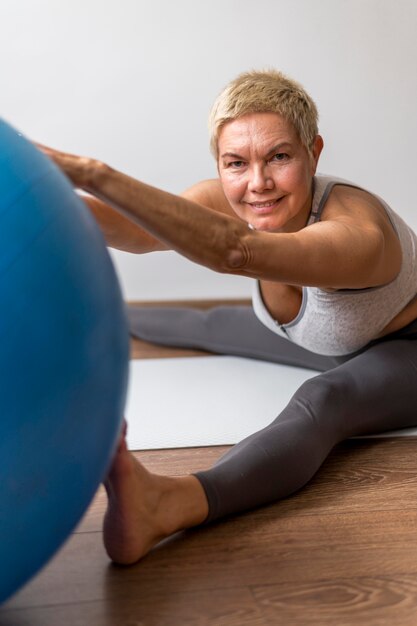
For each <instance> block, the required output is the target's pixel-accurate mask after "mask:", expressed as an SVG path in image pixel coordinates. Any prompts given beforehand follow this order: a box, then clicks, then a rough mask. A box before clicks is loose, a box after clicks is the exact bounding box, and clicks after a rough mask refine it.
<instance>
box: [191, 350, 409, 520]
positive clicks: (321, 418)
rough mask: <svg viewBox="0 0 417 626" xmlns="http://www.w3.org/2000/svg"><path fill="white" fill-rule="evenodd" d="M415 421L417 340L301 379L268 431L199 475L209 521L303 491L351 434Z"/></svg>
mask: <svg viewBox="0 0 417 626" xmlns="http://www.w3.org/2000/svg"><path fill="white" fill-rule="evenodd" d="M416 424H417V341H413V340H395V341H386V342H383V343H379V344H377V345H374V346H372V347H371V348H369V349H368V350H367V351H366V352H364V353H362V354H361V355H358V356H356V357H354V358H352V359H351V360H350V361H348V362H346V363H344V364H342V365H340V366H338V367H336V368H334V369H333V370H329V371H327V372H325V373H323V374H320V375H318V376H316V377H315V378H312V379H310V380H308V381H307V382H306V383H304V384H303V385H302V386H301V387H300V389H299V390H298V391H297V392H296V393H295V395H294V396H293V398H292V399H291V401H290V402H289V404H288V405H287V407H286V408H285V409H284V411H283V412H282V413H281V414H280V415H279V416H278V417H277V419H276V420H275V421H274V422H273V423H272V424H270V425H269V426H267V427H266V428H264V429H263V430H261V431H259V432H257V433H255V434H253V435H251V436H250V437H248V438H247V439H245V440H244V441H242V442H240V443H239V444H237V445H236V446H234V447H233V448H232V449H231V450H230V451H229V452H228V453H227V454H226V455H225V456H224V457H222V458H221V459H220V460H219V461H218V462H217V463H216V465H215V466H214V467H213V468H211V469H209V470H207V471H204V472H199V473H197V474H196V476H197V477H198V479H199V480H200V481H201V483H202V485H203V486H204V489H205V492H206V494H207V498H208V503H209V515H208V517H207V520H206V521H207V522H209V521H213V520H215V519H218V518H221V517H223V516H225V515H228V514H234V513H238V512H242V511H245V510H248V509H251V508H254V507H256V506H260V505H263V504H267V503H270V502H273V501H276V500H278V499H280V498H283V497H285V496H288V495H289V494H291V493H293V492H295V491H296V490H298V489H300V488H301V487H302V486H303V485H305V484H306V483H307V482H308V481H309V480H310V478H311V477H312V476H313V475H314V474H315V472H316V471H317V469H318V468H319V467H320V465H321V464H322V463H323V461H324V459H325V458H326V456H327V455H328V453H329V452H330V451H331V449H332V448H333V446H334V445H335V444H337V443H338V442H340V441H342V440H343V439H346V438H348V437H351V436H355V435H364V434H371V433H377V432H382V431H386V430H392V429H396V428H405V427H410V426H414V425H416Z"/></svg>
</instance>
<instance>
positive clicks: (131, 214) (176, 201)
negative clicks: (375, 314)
mask: <svg viewBox="0 0 417 626" xmlns="http://www.w3.org/2000/svg"><path fill="white" fill-rule="evenodd" d="M47 153H48V152H47ZM49 155H50V156H51V157H52V158H53V159H54V160H55V162H56V163H57V164H58V165H59V166H60V167H61V168H62V169H63V170H64V172H65V173H66V174H67V175H68V176H69V177H70V178H71V179H72V181H73V182H74V184H75V186H77V187H80V188H82V189H84V190H86V191H88V192H90V193H91V194H93V195H94V196H96V197H99V198H100V199H102V200H103V201H105V202H106V203H107V204H109V205H111V206H112V207H114V208H115V209H116V210H117V211H119V212H120V213H122V214H123V215H124V216H126V217H127V218H128V219H129V220H131V221H132V222H134V223H135V224H137V225H138V226H140V227H141V228H143V229H145V230H146V231H147V232H148V233H149V234H150V235H152V236H153V237H155V239H157V240H158V241H160V242H162V243H163V244H164V245H165V246H166V247H167V248H170V249H173V250H176V251H177V252H179V253H180V254H182V255H183V256H185V257H187V258H189V259H190V260H192V261H194V262H196V263H199V264H201V265H204V266H206V267H209V268H210V269H213V270H215V271H218V272H223V273H230V274H240V275H243V276H248V277H252V278H260V279H264V280H269V281H277V282H284V283H288V284H294V285H312V286H319V287H326V288H361V287H371V286H376V285H380V284H384V283H386V282H389V281H390V280H392V279H393V278H394V277H395V275H396V274H397V273H398V271H399V267H400V264H401V251H400V250H399V247H398V245H397V246H396V237H395V235H394V233H393V232H392V229H391V228H390V227H389V226H388V225H387V224H386V220H385V221H384V219H383V218H378V210H377V209H375V207H372V206H369V202H368V201H367V199H366V198H361V197H359V198H358V197H352V198H350V197H349V196H346V194H345V196H346V197H344V196H343V193H342V194H339V196H340V197H339V198H336V200H335V201H334V206H335V210H334V211H333V213H334V217H333V218H332V219H328V220H327V221H323V222H320V223H318V224H314V225H312V226H309V227H307V228H304V229H302V230H301V231H299V232H295V233H266V232H255V231H252V230H249V228H248V226H247V224H246V223H245V222H243V221H241V220H240V219H237V218H236V217H233V216H232V215H229V214H228V213H227V212H224V213H223V212H221V213H219V212H217V211H216V210H213V209H212V208H208V207H206V206H203V205H201V204H199V203H197V202H194V201H193V200H189V199H188V198H184V197H180V196H175V195H173V194H170V193H167V192H165V191H161V190H159V189H156V188H155V187H151V186H149V185H146V184H144V183H142V182H140V181H138V180H135V179H133V178H131V177H129V176H126V175H125V174H122V173H120V172H118V171H116V170H114V169H112V168H110V167H109V166H107V165H105V164H103V163H101V162H99V161H96V160H93V159H85V158H81V157H75V156H72V155H67V154H63V153H58V152H55V151H49ZM388 249H389V250H390V253H389V254H387V250H388Z"/></svg>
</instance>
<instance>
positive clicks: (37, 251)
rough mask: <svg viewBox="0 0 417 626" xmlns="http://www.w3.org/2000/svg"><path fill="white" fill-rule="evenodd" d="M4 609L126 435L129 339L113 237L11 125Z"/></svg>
mask: <svg viewBox="0 0 417 626" xmlns="http://www.w3.org/2000/svg"><path fill="white" fill-rule="evenodd" d="M0 297H1V302H2V313H1V316H0V346H1V347H0V563H1V567H0V602H2V601H4V600H5V599H6V598H8V597H9V596H11V595H12V594H13V593H14V592H15V591H16V590H17V589H18V588H19V587H21V586H22V585H23V584H24V583H25V582H27V581H28V580H29V579H30V578H31V577H32V576H33V575H34V574H35V573H36V572H37V571H38V570H39V569H40V568H41V567H42V566H43V565H44V564H45V563H46V562H47V561H48V559H49V558H50V557H51V556H52V555H53V554H54V552H55V551H56V550H57V549H58V547H59V546H60V545H61V544H62V543H63V541H64V540H65V538H66V537H67V536H68V535H69V534H70V532H71V531H72V530H73V529H74V527H75V525H76V524H77V522H78V521H79V520H80V518H81V517H82V515H83V513H84V512H85V510H86V508H87V507H88V505H89V503H90V502H91V500H92V498H93V496H94V494H95V492H96V489H97V487H98V485H99V483H100V482H101V481H102V480H103V478H104V477H105V474H106V471H107V470H108V468H109V464H110V462H111V458H112V455H113V453H114V451H115V449H116V447H117V443H118V436H119V434H120V431H121V428H122V420H123V410H124V404H125V398H126V389H127V379H128V358H129V339H128V329H127V321H126V316H125V307H124V303H123V299H122V295H121V292H120V288H119V284H118V281H117V277H116V274H115V271H114V268H113V265H112V262H111V259H110V256H109V253H108V251H107V248H106V245H105V242H104V239H103V236H102V234H101V232H100V230H99V228H98V227H97V225H96V223H95V221H94V219H93V217H92V216H91V214H90V212H89V210H88V209H87V207H86V205H85V203H84V202H83V201H82V200H81V199H80V198H79V197H78V196H77V195H76V193H75V192H74V190H73V189H72V187H71V185H70V183H69V181H68V180H67V179H66V177H65V176H64V175H63V174H62V173H61V172H60V171H59V170H58V168H57V167H56V166H55V165H54V164H53V163H52V162H51V161H50V160H49V159H47V158H46V157H45V156H44V155H43V154H42V153H41V152H40V151H38V150H37V149H36V148H35V147H34V146H33V144H32V143H30V142H29V141H28V140H27V139H25V138H24V137H23V136H22V135H21V134H20V133H18V132H17V131H16V130H14V129H13V128H12V127H11V126H9V125H8V124H7V123H5V122H4V121H1V120H0Z"/></svg>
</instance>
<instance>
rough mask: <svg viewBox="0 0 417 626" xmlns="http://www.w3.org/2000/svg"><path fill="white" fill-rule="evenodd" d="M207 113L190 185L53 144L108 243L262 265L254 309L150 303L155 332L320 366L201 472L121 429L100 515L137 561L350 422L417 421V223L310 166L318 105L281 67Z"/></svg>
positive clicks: (313, 464) (312, 459)
mask: <svg viewBox="0 0 417 626" xmlns="http://www.w3.org/2000/svg"><path fill="white" fill-rule="evenodd" d="M210 127H211V134H212V142H211V145H212V150H213V152H214V155H215V157H216V160H217V165H218V172H219V179H218V180H214V181H205V182H202V183H199V184H197V185H195V186H194V187H192V188H191V189H190V190H188V191H187V192H185V194H184V195H183V197H176V196H173V195H171V194H168V193H165V192H163V191H160V190H158V189H154V188H152V187H149V186H147V185H144V184H143V183H141V182H138V181H136V180H133V179H131V178H129V177H127V176H125V175H123V174H121V173H119V172H116V171H114V170H113V169H111V168H109V167H108V166H107V165H104V164H102V163H99V162H97V161H95V160H93V159H86V158H80V157H76V156H72V155H67V154H63V153H59V152H56V151H52V150H49V149H46V148H45V151H46V153H47V154H49V155H50V156H51V158H53V159H54V160H55V162H56V163H57V164H58V165H59V166H60V167H61V168H62V169H63V170H64V172H66V173H67V175H68V176H69V177H70V178H71V179H72V181H73V183H74V185H75V186H76V187H78V188H81V189H84V190H85V191H87V192H89V193H90V194H91V195H90V197H87V199H86V201H87V203H88V205H89V206H90V208H91V210H92V211H93V213H94V215H95V216H96V217H97V219H98V221H99V223H100V225H101V227H102V229H103V232H104V234H105V236H106V238H107V242H108V244H109V245H110V246H114V247H118V248H121V249H124V250H129V251H131V252H138V253H139V252H147V251H151V250H165V249H173V250H176V251H178V252H180V253H181V254H183V255H184V256H186V257H188V258H189V259H191V260H192V261H195V262H197V263H200V264H202V265H205V266H206V267H209V268H211V269H213V270H215V271H219V272H226V273H229V274H239V275H242V276H247V277H250V278H255V279H257V283H256V289H255V293H254V300H253V304H254V311H255V313H254V312H253V311H252V310H249V308H247V307H243V308H240V307H231V308H227V307H222V308H219V309H214V310H212V311H209V312H208V313H201V312H196V311H194V312H189V311H188V312H187V311H181V310H179V311H174V312H173V313H172V312H171V313H164V314H163V313H162V312H156V313H157V315H155V312H153V313H152V315H151V317H149V313H147V312H146V311H145V312H144V314H143V316H142V318H141V319H140V320H139V325H140V326H141V327H142V328H143V334H144V336H145V337H148V338H152V339H154V340H158V341H162V342H166V343H174V342H175V343H177V344H184V345H194V346H196V347H205V348H209V349H212V350H214V351H218V352H224V353H229V354H243V355H246V356H253V357H257V358H266V359H270V360H276V361H279V362H284V363H291V364H297V365H300V366H304V367H310V368H315V369H317V370H319V371H321V372H322V373H321V374H319V375H318V376H316V377H314V378H313V379H310V380H309V381H307V382H306V383H304V384H303V385H302V386H301V388H300V389H299V390H298V391H297V392H296V393H295V395H294V396H293V398H292V399H291V401H290V402H289V404H288V406H287V407H286V408H285V409H284V411H283V412H282V413H281V414H280V415H279V416H278V417H277V418H276V420H274V422H273V423H272V424H270V425H269V426H268V427H266V428H265V429H263V430H262V431H260V432H257V433H255V434H253V435H251V436H250V437H248V438H247V439H245V440H244V441H242V442H241V443H239V444H237V445H236V446H234V447H233V448H232V449H231V450H230V451H229V452H228V453H227V454H226V455H225V456H224V457H223V458H221V459H220V460H219V461H218V462H217V463H216V465H215V466H214V467H213V468H211V469H209V470H207V471H203V472H198V473H197V474H195V475H193V476H184V477H178V478H172V477H165V476H157V475H154V474H151V473H149V472H148V471H147V470H146V469H145V468H144V467H143V466H142V465H141V464H140V463H139V462H138V461H137V460H136V459H134V458H133V456H131V455H130V453H129V452H128V450H127V447H126V442H125V439H124V438H123V439H122V441H121V443H120V446H119V450H118V453H117V455H116V458H115V460H114V463H113V466H112V469H111V471H110V474H109V477H108V480H107V482H106V488H107V493H108V496H109V506H108V511H107V514H106V518H105V524H104V540H105V545H106V548H107V551H108V553H109V555H110V557H111V558H112V559H113V560H115V561H117V562H119V563H133V562H135V561H137V560H138V559H139V558H140V557H141V556H143V555H144V554H146V552H148V551H149V550H150V549H151V548H152V546H153V545H155V543H157V542H158V541H159V540H161V539H162V538H164V537H166V536H168V535H170V534H172V533H174V532H176V531H178V530H180V529H183V528H188V527H191V526H194V525H197V524H202V523H204V522H209V521H213V520H215V519H219V518H221V517H223V516H225V515H228V514H231V513H238V512H241V511H245V510H248V509H251V508H253V507H256V506H259V505H262V504H266V503H270V502H273V501H274V500H277V499H279V498H282V497H285V496H287V495H289V494H290V493H292V492H294V491H295V490H297V489H299V488H300V487H302V486H303V485H304V484H306V482H308V480H309V479H310V478H311V477H312V476H313V474H314V473H315V472H316V471H317V469H318V468H319V466H320V465H321V463H322V462H323V460H324V459H325V458H326V456H327V454H328V453H329V452H330V450H331V449H332V447H333V446H334V445H335V444H337V443H338V442H340V441H341V440H343V439H345V438H347V437H350V436H353V435H362V434H365V433H370V432H376V431H383V430H389V429H393V428H400V427H408V426H412V425H415V424H416V422H417V410H416V407H417V342H414V341H413V339H416V338H417V321H415V320H416V318H417V298H416V292H417V259H416V250H417V247H416V244H417V241H416V237H415V235H414V233H413V232H412V231H411V230H410V229H409V228H408V226H407V225H406V224H405V223H404V222H403V221H402V219H401V218H400V217H399V216H398V215H396V214H395V213H394V212H393V211H392V210H391V209H390V208H389V207H388V206H387V205H386V204H385V203H384V202H383V201H382V200H381V199H380V198H378V197H377V196H375V195H373V194H371V193H369V192H367V191H365V190H363V189H360V188H358V187H357V186H355V185H353V184H352V183H348V182H346V181H341V180H338V179H333V178H329V177H322V176H316V168H317V163H318V160H319V157H320V153H321V150H322V147H323V141H322V138H321V137H320V135H319V134H318V129H317V110H316V107H315V105H314V102H313V101H312V100H311V98H310V97H309V96H308V94H307V93H306V92H305V91H304V89H303V88H302V87H301V86H300V85H298V84H297V83H295V82H294V81H292V80H290V79H288V78H287V77H285V76H284V75H282V74H281V73H279V72H274V71H270V72H249V73H246V74H243V75H241V76H239V77H238V78H237V79H236V80H234V81H233V82H232V83H230V84H229V85H228V86H227V87H226V89H225V90H224V91H223V92H222V93H221V94H220V96H219V97H218V99H217V101H216V103H215V105H214V107H213V110H212V114H211V118H210ZM164 315H168V316H170V317H169V318H168V320H170V321H169V324H168V323H167V320H166V319H165V318H164V317H163V316H164ZM184 316H187V320H186V321H187V323H186V324H184ZM257 318H259V319H257ZM155 319H156V325H154V326H155V328H152V323H153V320H155ZM259 320H260V321H259ZM162 322H163V323H162ZM179 329H180V330H181V335H182V337H181V341H180V340H178V339H177V338H176V336H177V335H178V334H179V333H178V331H179ZM184 332H186V333H188V336H186V337H184Z"/></svg>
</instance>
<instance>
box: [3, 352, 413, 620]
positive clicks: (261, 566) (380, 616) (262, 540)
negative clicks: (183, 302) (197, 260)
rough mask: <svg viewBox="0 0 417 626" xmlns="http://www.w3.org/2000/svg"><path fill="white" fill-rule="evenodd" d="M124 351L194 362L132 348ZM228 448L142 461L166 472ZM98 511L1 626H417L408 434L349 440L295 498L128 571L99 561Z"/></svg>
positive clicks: (199, 532) (153, 455)
mask: <svg viewBox="0 0 417 626" xmlns="http://www.w3.org/2000/svg"><path fill="white" fill-rule="evenodd" d="M133 354H134V356H136V357H137V358H140V357H142V358H146V357H152V356H154V357H155V356H162V355H163V356H180V355H181V356H182V355H184V354H189V355H191V354H199V353H193V352H190V351H187V352H184V351H175V350H168V351H167V350H166V349H165V350H161V349H159V348H155V347H153V346H151V345H149V344H144V343H143V342H135V343H134V345H133ZM416 410H417V407H416ZM225 449H226V448H219V447H214V448H189V449H184V450H165V451H147V452H141V453H137V454H138V456H139V458H140V459H141V460H142V461H144V462H145V463H146V465H147V466H148V467H149V468H150V469H152V470H155V471H157V472H160V473H167V474H172V475H175V474H182V473H184V472H190V471H194V470H197V469H201V468H204V467H207V466H209V465H210V464H211V463H212V462H213V461H214V460H215V459H216V458H217V457H218V456H219V455H220V454H221V453H222V452H223V451H224V450H225ZM104 507H105V497H104V493H103V491H102V489H100V491H99V492H98V494H97V497H96V498H95V500H94V502H93V504H92V506H91V507H90V509H89V510H88V512H87V513H86V515H85V517H84V519H83V521H82V522H81V524H80V525H79V527H78V528H77V529H76V531H75V532H74V533H73V534H72V536H71V537H70V538H69V540H68V541H67V543H66V545H65V546H64V547H63V548H62V549H61V550H60V552H59V553H58V554H57V555H56V556H55V557H54V558H53V560H52V561H51V562H50V563H49V565H48V566H47V567H46V568H45V569H44V570H43V571H42V572H41V573H40V574H39V575H38V576H37V577H36V578H35V579H34V580H33V581H32V582H31V583H29V584H28V585H27V586H26V587H25V588H24V589H22V590H21V591H20V592H19V593H18V594H17V595H15V596H14V597H13V598H12V599H11V600H10V601H9V602H8V603H6V604H5V605H4V606H3V607H2V608H1V609H0V625H1V626H70V625H71V626H87V625H88V626H177V625H178V626H194V625H195V626H205V625H216V626H246V625H248V626H249V625H250V626H264V625H270V626H275V625H281V624H282V625H285V626H296V625H297V626H307V625H309V624H314V625H317V626H326V625H332V626H348V625H352V626H361V625H364V626H365V625H366V626H374V625H375V626H376V625H378V626H383V625H386V626H397V625H398V626H411V625H412V626H415V625H416V624H417V440H416V439H415V438H397V439H388V440H351V441H348V442H346V443H344V444H342V445H340V446H338V448H337V449H335V450H334V451H333V453H332V454H331V456H330V457H329V459H328V460H327V462H326V463H325V464H324V466H323V467H322V469H321V470H320V471H319V473H318V474H317V475H316V477H315V478H314V479H313V481H312V482H311V483H310V484H309V485H308V486H307V487H306V488H304V489H303V490H302V491H300V492H299V493H297V494H295V495H294V496H292V497H290V498H288V499H286V500H284V501H282V502H279V503H277V504H275V505H273V506H269V507H266V508H263V509H259V510H257V511H254V512H252V513H249V514H245V515H242V516H239V517H234V518H229V519H227V520H225V521H223V522H221V523H218V524H214V525H212V526H210V527H206V528H199V529H195V530H192V531H187V532H184V533H179V534H178V535H176V536H174V537H173V538H171V539H170V540H168V541H166V542H165V543H163V544H162V545H160V546H159V547H158V548H156V549H155V550H154V551H153V552H151V554H149V555H148V556H147V557H146V558H145V559H144V560H143V561H142V562H140V563H138V564H137V565H135V566H133V567H127V568H124V567H117V566H114V565H112V564H111V563H109V561H108V559H107V557H106V554H105V552H104V549H103V547H102V542H101V523H102V518H103V513H104ZM0 566H1V567H5V566H6V564H0Z"/></svg>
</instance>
